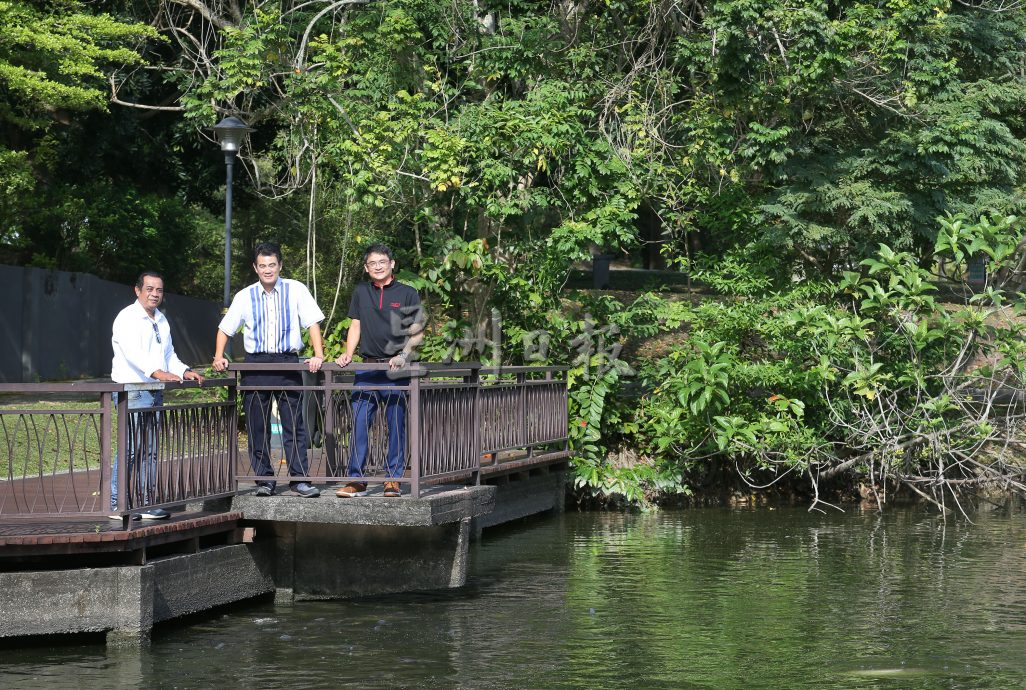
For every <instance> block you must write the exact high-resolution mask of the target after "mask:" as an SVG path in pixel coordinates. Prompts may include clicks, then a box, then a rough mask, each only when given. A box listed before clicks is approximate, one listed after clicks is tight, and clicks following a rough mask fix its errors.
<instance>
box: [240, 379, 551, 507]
mask: <svg viewBox="0 0 1026 690" xmlns="http://www.w3.org/2000/svg"><path fill="white" fill-rule="evenodd" d="M230 369H231V370H233V371H236V372H240V373H243V372H246V371H253V372H263V371H268V370H278V371H303V370H304V369H305V365H302V364H245V363H241V364H233V365H231V367H230ZM387 369H388V365H387V364H351V365H349V366H348V367H345V368H341V367H339V366H337V365H335V364H333V363H329V364H326V365H324V367H323V369H322V370H321V372H320V373H318V374H316V375H312V374H309V373H306V374H305V381H304V385H303V386H297V387H295V388H294V389H293V390H297V391H301V393H302V398H301V400H300V401H293V402H291V403H290V402H289V401H284V400H279V402H282V403H284V404H289V405H290V406H291V407H294V408H295V409H289V410H287V411H285V414H287V415H288V414H291V415H293V416H294V415H296V414H298V413H300V412H302V414H303V415H304V420H305V426H306V432H307V435H308V437H309V439H310V448H309V463H308V469H307V472H306V474H304V475H299V474H292V475H291V476H290V472H289V468H290V466H292V467H293V469H294V468H295V463H294V462H291V463H290V458H289V457H288V454H289V448H288V446H289V444H288V439H287V438H286V439H281V438H280V437H279V438H276V437H275V436H273V435H272V437H271V442H270V444H269V446H268V447H267V448H265V449H264V453H265V454H267V455H269V456H270V457H272V458H273V460H272V462H271V468H272V471H273V480H274V481H276V482H279V483H281V482H288V481H293V482H295V481H309V482H312V483H333V484H334V483H338V484H342V483H346V482H348V481H352V480H356V479H359V480H360V481H365V482H368V483H381V482H384V481H388V480H390V479H397V480H398V481H399V482H400V483H401V484H405V485H406V486H407V487H408V490H409V492H410V493H411V494H412V495H413V496H418V495H419V494H420V492H421V490H422V488H423V487H426V486H429V485H433V484H439V483H442V482H450V481H457V480H464V481H467V480H469V481H471V482H479V481H480V477H481V474H482V472H483V473H484V474H486V475H487V474H494V473H497V472H501V471H503V470H505V469H513V468H514V467H516V466H522V465H524V464H532V463H534V464H541V463H543V462H547V461H551V460H556V459H561V458H565V457H567V456H568V455H569V451H568V449H567V388H566V386H567V382H566V374H565V371H566V370H565V368H563V367H507V368H486V369H482V367H481V365H480V364H478V363H476V362H474V363H461V364H415V365H411V366H410V369H409V371H408V373H409V374H410V375H409V377H408V378H399V379H397V380H396V381H395V385H389V386H370V387H368V386H357V385H355V380H354V377H355V374H356V373H358V372H366V371H385V370H387ZM239 390H240V391H241V392H242V394H243V395H244V396H245V395H246V393H247V391H253V392H255V391H260V390H267V391H272V390H280V389H271V388H267V387H261V386H246V385H240V386H239ZM370 391H374V392H377V393H379V394H380V395H381V396H387V395H392V396H396V395H400V396H402V398H403V402H402V404H403V405H404V406H405V408H406V424H405V425H404V426H405V428H404V430H403V433H404V439H405V443H404V445H405V453H404V468H405V471H404V473H403V476H402V477H398V478H394V477H389V476H388V475H387V473H386V471H385V467H386V456H387V453H388V437H389V432H388V429H387V424H386V415H385V412H384V405H383V404H382V405H380V406H379V409H378V411H377V414H376V416H375V418H374V421H373V423H372V425H371V426H370V429H369V431H368V434H367V435H368V438H369V451H368V454H367V461H366V465H365V467H364V474H363V476H362V477H355V476H350V475H349V474H348V473H347V467H348V464H349V459H350V457H351V455H352V453H353V442H354V415H353V400H354V394H357V395H359V394H366V393H367V392H370ZM281 412H282V410H280V409H279V411H278V416H277V417H276V418H275V419H271V420H268V421H267V422H264V423H265V424H266V423H270V425H271V427H272V428H276V427H277V426H278V423H279V419H280V416H281ZM246 455H247V453H240V455H239V466H238V470H239V482H240V484H246V483H250V484H251V483H254V482H258V481H267V480H268V478H266V477H259V476H256V474H255V473H254V472H253V470H252V468H251V466H250V464H249V463H248V462H247V460H246ZM404 493H405V492H404Z"/></svg>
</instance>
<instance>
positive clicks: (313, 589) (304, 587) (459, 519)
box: [232, 486, 496, 604]
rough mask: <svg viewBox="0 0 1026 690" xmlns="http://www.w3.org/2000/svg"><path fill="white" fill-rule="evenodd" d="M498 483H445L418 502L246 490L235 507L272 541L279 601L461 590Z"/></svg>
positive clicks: (259, 535)
mask: <svg viewBox="0 0 1026 690" xmlns="http://www.w3.org/2000/svg"><path fill="white" fill-rule="evenodd" d="M495 492H496V490H495V488H494V487H490V486H472V487H439V488H437V489H434V490H431V491H429V492H427V493H426V494H425V495H424V496H422V497H421V498H417V499H411V498H403V499H392V498H384V497H383V496H375V495H373V494H372V495H370V496H366V497H361V498H352V499H338V498H335V497H334V496H330V495H329V496H322V497H321V498H319V499H316V500H313V499H304V498H298V497H291V496H280V497H276V498H274V499H273V500H268V499H267V498H260V497H256V496H249V495H243V496H239V497H237V498H236V500H235V501H234V503H233V504H232V509H233V510H241V511H242V512H243V513H244V514H245V515H246V520H247V522H248V523H249V524H253V525H254V526H255V540H256V542H257V543H267V542H271V543H272V544H273V546H272V548H271V553H272V554H273V556H272V558H273V568H274V580H275V602H276V603H281V604H287V603H291V602H292V601H294V600H304V599H348V598H353V597H361V596H369V595H375V594H388V593H394V592H410V591H417V590H430V589H446V588H449V587H460V586H462V585H463V584H465V583H466V580H467V560H468V551H469V546H470V534H471V520H473V519H474V518H476V517H478V516H480V515H484V514H486V513H487V512H489V511H491V510H492V508H493V506H494V502H495Z"/></svg>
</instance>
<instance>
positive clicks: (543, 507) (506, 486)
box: [473, 470, 566, 536]
mask: <svg viewBox="0 0 1026 690" xmlns="http://www.w3.org/2000/svg"><path fill="white" fill-rule="evenodd" d="M494 486H495V487H496V489H497V491H496V494H495V510H493V511H491V512H490V513H487V514H485V515H479V516H477V517H475V518H474V525H473V527H474V536H480V534H481V530H482V529H484V528H486V527H494V526H495V525H501V524H503V523H506V522H512V521H513V520H519V519H520V518H524V517H527V516H528V515H537V514H538V513H545V512H548V511H555V512H562V511H563V504H564V502H565V500H566V475H565V473H564V472H561V471H551V472H550V471H545V470H539V471H536V472H534V473H531V474H513V475H510V476H508V477H501V478H496V479H495V483H494Z"/></svg>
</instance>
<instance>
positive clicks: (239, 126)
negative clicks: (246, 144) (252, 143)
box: [213, 117, 253, 154]
mask: <svg viewBox="0 0 1026 690" xmlns="http://www.w3.org/2000/svg"><path fill="white" fill-rule="evenodd" d="M213 129H214V136H216V137H217V141H218V142H220V144H221V150H222V151H224V152H225V153H232V154H234V153H238V152H239V149H240V148H241V147H242V142H243V141H244V140H245V138H246V135H247V134H249V133H250V132H252V131H253V128H252V127H250V126H249V125H247V124H246V123H245V122H243V121H242V120H240V119H239V118H237V117H226V118H224V119H223V120H221V121H220V122H218V123H217V124H216V125H214V128H213Z"/></svg>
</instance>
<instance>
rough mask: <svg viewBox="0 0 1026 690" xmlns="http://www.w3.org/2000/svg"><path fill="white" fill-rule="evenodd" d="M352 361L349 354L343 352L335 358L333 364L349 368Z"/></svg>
mask: <svg viewBox="0 0 1026 690" xmlns="http://www.w3.org/2000/svg"><path fill="white" fill-rule="evenodd" d="M352 361H353V356H352V355H350V354H346V353H345V352H343V353H342V354H340V355H339V356H338V357H336V358H335V364H337V365H339V366H340V367H346V366H349V363H350V362H352Z"/></svg>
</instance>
